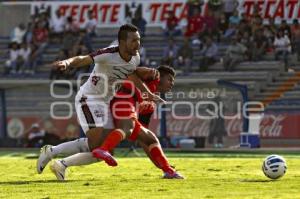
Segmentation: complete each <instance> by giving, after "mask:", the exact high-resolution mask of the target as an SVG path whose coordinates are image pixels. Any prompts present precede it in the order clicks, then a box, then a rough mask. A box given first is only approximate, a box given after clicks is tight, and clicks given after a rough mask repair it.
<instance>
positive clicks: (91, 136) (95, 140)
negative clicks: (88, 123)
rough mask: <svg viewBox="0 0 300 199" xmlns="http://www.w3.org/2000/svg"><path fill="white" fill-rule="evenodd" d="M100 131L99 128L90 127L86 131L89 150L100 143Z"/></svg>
mask: <svg viewBox="0 0 300 199" xmlns="http://www.w3.org/2000/svg"><path fill="white" fill-rule="evenodd" d="M101 133H102V129H101V128H92V129H90V130H89V131H88V132H87V134H86V136H87V138H88V145H89V148H90V150H93V149H95V148H97V147H99V146H100V145H101V139H100V138H101Z"/></svg>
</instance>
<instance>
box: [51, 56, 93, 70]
mask: <svg viewBox="0 0 300 199" xmlns="http://www.w3.org/2000/svg"><path fill="white" fill-rule="evenodd" d="M92 63H93V59H92V58H91V56H89V55H84V56H76V57H72V58H69V59H65V60H62V61H57V62H54V63H53V64H52V65H53V67H54V68H57V69H59V70H67V69H69V68H79V67H85V66H89V65H91V64H92Z"/></svg>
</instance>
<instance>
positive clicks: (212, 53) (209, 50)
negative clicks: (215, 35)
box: [199, 37, 218, 72]
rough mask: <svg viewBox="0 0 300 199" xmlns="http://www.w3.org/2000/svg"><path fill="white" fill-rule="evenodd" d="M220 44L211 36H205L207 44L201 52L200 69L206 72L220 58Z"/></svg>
mask: <svg viewBox="0 0 300 199" xmlns="http://www.w3.org/2000/svg"><path fill="white" fill-rule="evenodd" d="M217 56H218V46H217V45H216V44H215V43H214V42H213V40H212V38H211V37H206V38H205V44H204V46H203V49H202V50H201V52H200V63H199V70H200V71H203V72H206V71H207V70H208V67H209V66H210V65H212V64H214V63H215V62H217V60H218V57H217Z"/></svg>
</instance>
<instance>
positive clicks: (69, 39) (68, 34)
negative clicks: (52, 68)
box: [62, 30, 76, 57]
mask: <svg viewBox="0 0 300 199" xmlns="http://www.w3.org/2000/svg"><path fill="white" fill-rule="evenodd" d="M74 43H76V37H75V36H74V33H73V32H72V31H70V30H67V31H65V33H64V38H63V41H62V49H63V50H64V52H65V55H66V56H67V57H70V56H69V55H68V53H69V50H71V49H72V48H73V45H74Z"/></svg>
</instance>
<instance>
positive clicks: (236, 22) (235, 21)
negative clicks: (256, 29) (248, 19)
mask: <svg viewBox="0 0 300 199" xmlns="http://www.w3.org/2000/svg"><path fill="white" fill-rule="evenodd" d="M240 21H241V18H240V16H239V12H238V11H237V10H235V11H234V12H233V15H231V16H230V17H229V24H234V25H239V24H240Z"/></svg>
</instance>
